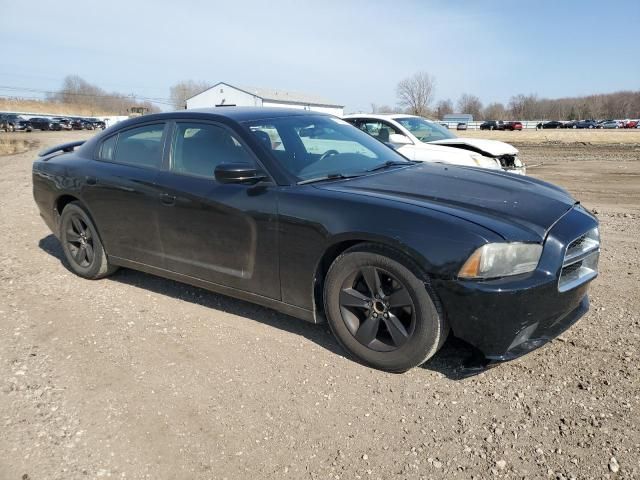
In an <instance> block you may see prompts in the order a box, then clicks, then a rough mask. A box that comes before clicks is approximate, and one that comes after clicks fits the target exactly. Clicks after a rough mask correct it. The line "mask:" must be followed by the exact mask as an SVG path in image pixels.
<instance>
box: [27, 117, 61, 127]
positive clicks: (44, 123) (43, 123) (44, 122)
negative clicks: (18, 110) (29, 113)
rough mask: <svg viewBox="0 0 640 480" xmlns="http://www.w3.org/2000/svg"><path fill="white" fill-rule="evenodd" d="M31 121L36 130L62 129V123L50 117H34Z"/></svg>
mask: <svg viewBox="0 0 640 480" xmlns="http://www.w3.org/2000/svg"><path fill="white" fill-rule="evenodd" d="M29 123H30V124H31V127H32V128H33V129H34V130H62V127H61V125H60V124H59V123H58V122H56V121H53V120H51V119H50V118H45V117H32V118H30V119H29Z"/></svg>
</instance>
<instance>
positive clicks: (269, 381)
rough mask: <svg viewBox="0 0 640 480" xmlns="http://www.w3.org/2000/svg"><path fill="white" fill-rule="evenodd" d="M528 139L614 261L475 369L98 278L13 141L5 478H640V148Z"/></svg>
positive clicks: (143, 280) (6, 266)
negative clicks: (542, 340) (524, 341)
mask: <svg viewBox="0 0 640 480" xmlns="http://www.w3.org/2000/svg"><path fill="white" fill-rule="evenodd" d="M21 135H25V134H13V136H11V134H8V135H4V134H2V135H0V140H2V139H5V140H6V139H7V138H9V137H10V138H26V137H24V136H21ZM89 135H90V134H89V133H83V132H69V133H59V132H55V133H54V132H52V133H35V134H33V135H32V136H31V137H29V138H31V139H32V140H34V139H35V140H37V142H38V143H39V146H38V148H42V147H44V146H47V145H52V144H55V143H60V142H63V141H70V140H73V139H77V138H81V137H83V136H84V137H86V136H89ZM521 150H522V155H523V157H524V158H525V159H526V161H527V162H528V163H529V164H538V165H539V166H538V167H533V168H531V169H530V173H531V174H532V175H534V176H538V177H540V178H544V179H547V180H551V181H555V182H557V183H560V184H561V185H563V186H565V187H566V188H568V189H569V190H570V191H572V192H573V193H575V194H576V195H578V197H579V198H580V199H582V200H583V203H584V204H585V205H586V206H587V207H588V208H590V209H594V210H595V211H596V212H597V215H598V217H599V218H600V220H601V222H602V235H603V247H602V250H603V251H602V257H601V275H600V277H599V278H598V279H597V280H596V281H595V282H594V284H593V285H592V289H591V300H592V303H591V311H590V313H589V314H588V315H587V316H585V317H584V318H583V319H582V320H581V321H580V322H579V323H578V324H576V325H575V326H574V327H573V328H572V329H570V330H569V331H568V332H566V333H565V334H564V335H563V336H562V337H561V338H559V339H557V340H555V341H553V342H551V343H550V344H548V345H546V346H545V347H543V348H542V349H539V350H537V351H535V352H533V353H531V354H529V355H527V356H525V357H523V358H521V359H519V360H517V361H514V362H511V363H506V364H502V365H500V366H498V367H496V368H493V369H490V370H488V371H486V372H484V373H481V374H479V375H476V376H473V377H467V378H465V377H464V376H463V375H462V373H463V372H462V370H461V369H460V361H461V358H462V357H464V355H465V354H466V353H468V352H467V350H466V348H465V347H464V345H462V344H460V343H459V342H456V341H449V342H448V343H447V344H446V345H445V347H444V348H443V350H442V351H441V352H440V353H439V354H438V355H437V356H436V357H435V358H434V359H432V360H431V361H430V362H428V363H427V364H426V365H424V367H422V368H416V369H413V370H412V371H410V372H408V373H406V374H403V375H393V374H387V373H384V372H380V371H376V370H372V369H370V368H366V367H363V366H361V365H359V364H358V363H356V362H354V361H352V360H351V359H349V358H348V357H346V356H344V355H343V352H342V351H341V350H340V348H339V347H338V346H337V344H336V342H335V341H334V340H333V338H332V336H331V335H330V333H329V332H328V329H327V327H326V326H316V325H311V324H307V323H305V322H302V321H298V320H296V319H294V318H291V317H287V316H285V315H282V314H279V313H276V312H274V311H271V310H268V309H265V308H261V307H257V306H254V305H251V304H249V303H245V302H242V301H238V300H234V299H230V298H227V297H223V296H220V295H216V294H213V293H209V292H206V291H204V290H200V289H197V288H192V287H188V286H184V285H181V284H178V283H176V282H172V281H169V280H163V279H160V278H156V277H153V276H150V275H145V274H142V273H137V272H134V271H129V270H121V271H120V272H119V273H117V274H116V275H115V276H113V277H112V278H109V279H105V280H101V281H95V282H91V281H87V280H82V279H80V278H79V277H76V276H74V275H73V274H71V273H70V272H69V271H67V270H66V269H65V268H64V266H63V265H62V262H61V258H62V255H61V250H60V247H59V244H58V242H57V240H56V239H55V238H54V237H52V236H51V234H50V232H49V231H48V230H47V228H46V226H45V225H44V223H43V222H42V221H41V220H40V218H39V216H38V213H37V209H36V207H35V204H34V202H33V199H32V195H31V179H30V170H31V161H32V159H33V157H34V155H35V151H34V150H32V151H30V152H27V153H18V154H14V155H5V156H1V157H0V162H1V163H2V167H3V175H2V177H1V178H0V205H2V208H1V209H0V224H1V225H2V227H1V229H0V244H2V248H1V249H0V318H1V319H2V321H1V322H0V426H1V432H2V435H0V479H2V480H14V479H15V480H18V479H23V480H27V479H30V480H39V479H64V480H68V479H76V478H82V479H84V478H129V479H143V478H149V479H186V478H189V479H214V478H216V479H217V478H220V479H222V478H228V479H236V478H241V479H244V478H268V479H275V478H278V479H279V478H305V479H316V478H318V479H340V478H342V479H360V478H363V479H388V478H403V479H404V478H407V479H418V478H447V479H448V478H461V479H462V478H464V479H467V478H478V479H480V478H558V479H564V478H620V479H622V478H640V420H639V418H640V417H639V412H640V377H639V373H640V370H639V366H638V365H639V355H640V350H639V347H640V295H639V289H638V281H639V280H640V252H639V247H640V150H639V149H638V148H637V147H634V146H633V145H631V146H617V147H612V146H609V147H598V146H593V145H591V146H589V145H581V144H580V145H578V144H576V145H573V144H569V145H550V144H549V145H544V144H541V145H532V146H527V147H522V149H521ZM18 151H19V150H18Z"/></svg>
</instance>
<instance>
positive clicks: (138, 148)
mask: <svg viewBox="0 0 640 480" xmlns="http://www.w3.org/2000/svg"><path fill="white" fill-rule="evenodd" d="M164 127H165V124H164V123H161V124H153V125H144V126H142V127H138V128H132V129H129V130H125V131H124V132H121V133H120V134H119V135H118V141H117V147H116V150H115V154H113V161H114V162H117V163H126V164H128V165H134V166H136V167H147V168H160V166H161V165H162V145H163V142H162V140H163V133H164Z"/></svg>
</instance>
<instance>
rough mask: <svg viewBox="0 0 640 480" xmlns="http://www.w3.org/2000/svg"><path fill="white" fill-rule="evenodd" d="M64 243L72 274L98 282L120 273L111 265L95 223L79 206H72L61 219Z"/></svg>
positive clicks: (68, 206) (77, 203) (62, 241)
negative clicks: (100, 279)
mask: <svg viewBox="0 0 640 480" xmlns="http://www.w3.org/2000/svg"><path fill="white" fill-rule="evenodd" d="M60 243H61V244H62V250H63V251H64V255H65V257H66V259H67V264H68V267H69V268H70V270H71V271H72V272H73V273H75V274H76V275H79V276H81V277H84V278H89V279H94V280H95V279H98V278H102V277H106V276H107V275H110V274H112V273H113V272H115V271H116V270H117V267H115V266H112V265H110V263H109V260H108V258H107V254H106V253H105V251H104V247H103V246H102V241H101V240H100V236H99V235H98V231H97V230H96V227H95V225H94V224H93V221H92V220H91V217H90V216H89V214H88V213H87V212H86V211H85V209H84V208H83V206H82V205H81V204H80V203H79V202H71V203H69V204H68V205H67V206H66V207H64V210H63V211H62V214H61V215H60Z"/></svg>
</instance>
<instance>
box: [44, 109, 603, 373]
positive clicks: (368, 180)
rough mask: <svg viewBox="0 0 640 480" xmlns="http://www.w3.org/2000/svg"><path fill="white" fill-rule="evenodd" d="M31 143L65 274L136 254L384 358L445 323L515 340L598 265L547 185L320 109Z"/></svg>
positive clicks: (572, 316) (543, 326) (208, 114)
mask: <svg viewBox="0 0 640 480" xmlns="http://www.w3.org/2000/svg"><path fill="white" fill-rule="evenodd" d="M314 132H318V134H317V135H316V134H315V133H314ZM303 133H304V134H303ZM78 147H79V148H78ZM40 155H41V156H40V158H38V159H37V160H36V161H35V162H34V164H33V192H34V197H35V200H36V203H37V205H38V207H39V210H40V214H41V216H42V217H43V219H44V221H45V222H46V224H47V225H48V226H49V228H50V229H51V230H52V231H53V232H54V234H55V235H56V236H57V237H58V238H59V239H60V242H61V244H62V247H63V251H64V254H65V256H66V259H67V262H68V265H69V267H70V268H71V269H72V270H73V272H75V273H76V274H78V275H80V276H82V277H85V278H89V279H97V278H101V277H105V276H107V275H110V274H112V273H113V272H115V270H116V269H117V268H118V267H128V268H134V269H138V270H142V271H145V272H149V273H152V274H156V275H160V276H163V277H167V278H171V279H174V280H178V281H181V282H186V283H189V284H193V285H196V286H200V287H203V288H207V289H210V290H213V291H216V292H220V293H223V294H226V295H231V296H235V297H238V298H241V299H245V300H248V301H251V302H255V303H258V304H262V305H266V306H269V307H272V308H275V309H277V310H279V311H281V312H284V313H287V314H290V315H293V316H296V317H299V318H302V319H304V320H308V321H310V322H314V323H318V322H322V321H324V319H325V318H326V319H327V320H328V322H329V326H330V328H331V330H332V331H333V333H334V334H335V336H336V338H337V339H338V341H339V342H340V343H341V344H342V345H343V346H344V347H345V348H346V349H347V350H348V351H349V352H351V353H352V354H353V355H354V356H355V357H357V358H358V359H360V360H361V361H362V362H364V363H366V364H368V365H372V366H374V367H377V368H380V369H384V370H388V371H394V372H401V371H405V370H407V369H409V368H411V367H414V366H416V365H419V364H421V363H423V362H424V361H426V360H427V359H429V358H430V357H431V356H432V355H434V354H435V353H436V351H437V350H438V349H439V348H440V346H441V345H442V344H443V342H444V341H445V339H446V338H447V335H448V333H449V331H452V333H453V334H454V335H456V336H458V337H460V338H461V339H463V340H465V341H467V342H468V343H470V344H471V345H473V346H474V347H476V348H477V349H478V350H479V351H480V352H481V353H482V354H483V355H484V357H485V359H487V360H489V361H503V360H509V359H512V358H514V357H517V356H519V355H521V354H523V353H525V352H527V351H530V350H532V349H534V348H536V347H538V346H540V345H542V344H543V343H545V342H546V341H548V340H549V339H551V338H553V337H554V336H555V335H557V334H559V332H561V331H563V330H564V329H566V328H568V327H569V326H570V325H571V324H573V323H574V322H575V321H577V320H578V319H579V318H580V317H581V316H582V315H583V314H584V313H585V312H586V311H587V310H588V296H587V289H588V285H589V282H590V281H591V280H593V279H594V278H595V277H596V275H597V263H598V255H599V235H598V223H597V221H596V219H595V218H594V217H593V216H592V215H591V214H590V213H589V212H587V211H586V210H585V209H583V208H582V207H581V206H580V205H579V204H578V202H576V200H574V199H573V198H572V197H571V196H570V195H569V194H568V193H567V192H565V191H564V190H562V189H561V188H558V187H556V186H553V185H550V184H548V183H545V182H542V181H540V180H536V179H534V178H531V177H521V176H519V175H512V174H509V173H505V172H500V171H494V170H491V171H489V170H483V169H478V168H472V167H460V166H453V165H446V164H438V163H434V162H429V163H420V162H411V161H408V160H407V159H405V158H404V157H403V156H401V155H399V154H397V153H396V152H395V151H394V150H392V149H391V148H389V147H387V146H386V145H385V144H383V143H382V142H379V141H378V140H376V139H374V138H372V137H371V136H369V135H367V134H366V133H364V132H362V131H360V130H358V129H357V128H355V127H353V126H351V125H349V124H347V123H346V122H344V121H343V120H340V119H338V118H335V117H332V116H329V115H323V114H318V113H312V112H305V111H302V110H289V109H279V108H236V107H228V108H224V109H223V108H219V109H211V110H206V111H182V112H174V113H163V114H157V115H147V116H144V117H139V118H135V119H130V120H127V121H125V122H122V123H119V124H118V125H117V126H115V127H111V128H109V129H107V130H105V131H104V132H101V133H100V134H98V135H96V136H94V137H93V138H91V139H90V140H88V141H87V142H86V143H84V144H83V143H82V142H74V143H70V144H65V145H61V146H59V147H55V148H51V149H49V150H47V151H44V152H42V153H41V154H40Z"/></svg>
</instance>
